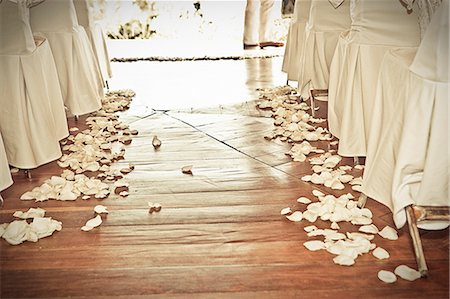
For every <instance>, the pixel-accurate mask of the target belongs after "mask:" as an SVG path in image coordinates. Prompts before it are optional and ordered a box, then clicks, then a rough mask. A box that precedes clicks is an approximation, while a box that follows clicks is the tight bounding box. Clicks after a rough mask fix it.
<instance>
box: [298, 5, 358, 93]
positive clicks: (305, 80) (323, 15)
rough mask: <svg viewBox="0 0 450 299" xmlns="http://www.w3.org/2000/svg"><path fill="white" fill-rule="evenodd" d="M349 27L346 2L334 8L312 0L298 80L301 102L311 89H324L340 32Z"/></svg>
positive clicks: (326, 85)
mask: <svg viewBox="0 0 450 299" xmlns="http://www.w3.org/2000/svg"><path fill="white" fill-rule="evenodd" d="M349 28H350V6H349V1H348V0H347V1H343V2H342V3H341V4H340V5H339V6H338V7H337V8H335V7H334V6H333V5H332V4H331V3H330V2H329V1H327V0H312V1H311V8H310V12H309V16H308V22H307V23H306V27H305V43H304V49H303V55H302V57H301V61H300V71H299V77H298V86H299V92H300V93H301V95H302V97H303V98H304V99H306V98H308V97H309V92H310V90H311V89H328V79H329V74H330V65H331V60H332V58H333V54H334V51H335V48H336V43H337V41H338V38H339V35H340V34H341V32H343V31H345V30H348V29H349Z"/></svg>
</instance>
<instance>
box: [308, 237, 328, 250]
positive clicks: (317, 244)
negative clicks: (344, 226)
mask: <svg viewBox="0 0 450 299" xmlns="http://www.w3.org/2000/svg"><path fill="white" fill-rule="evenodd" d="M303 246H305V247H306V249H308V250H310V251H317V250H321V249H325V243H324V242H322V241H319V240H312V241H307V242H305V243H303Z"/></svg>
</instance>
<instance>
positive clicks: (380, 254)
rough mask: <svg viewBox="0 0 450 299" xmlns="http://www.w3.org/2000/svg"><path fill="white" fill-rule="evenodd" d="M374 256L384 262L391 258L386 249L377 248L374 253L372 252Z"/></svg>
mask: <svg viewBox="0 0 450 299" xmlns="http://www.w3.org/2000/svg"><path fill="white" fill-rule="evenodd" d="M372 254H373V256H374V257H376V258H377V259H380V260H383V259H387V258H389V252H387V251H386V250H385V249H384V248H381V247H377V248H375V250H374V251H372Z"/></svg>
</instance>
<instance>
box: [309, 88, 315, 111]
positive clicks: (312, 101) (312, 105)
mask: <svg viewBox="0 0 450 299" xmlns="http://www.w3.org/2000/svg"><path fill="white" fill-rule="evenodd" d="M309 100H310V102H311V103H310V107H311V116H312V117H316V107H315V105H314V91H313V90H311V92H310V95H309Z"/></svg>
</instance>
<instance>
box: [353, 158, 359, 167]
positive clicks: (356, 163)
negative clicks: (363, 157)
mask: <svg viewBox="0 0 450 299" xmlns="http://www.w3.org/2000/svg"><path fill="white" fill-rule="evenodd" d="M356 165H359V157H353V166H356Z"/></svg>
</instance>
